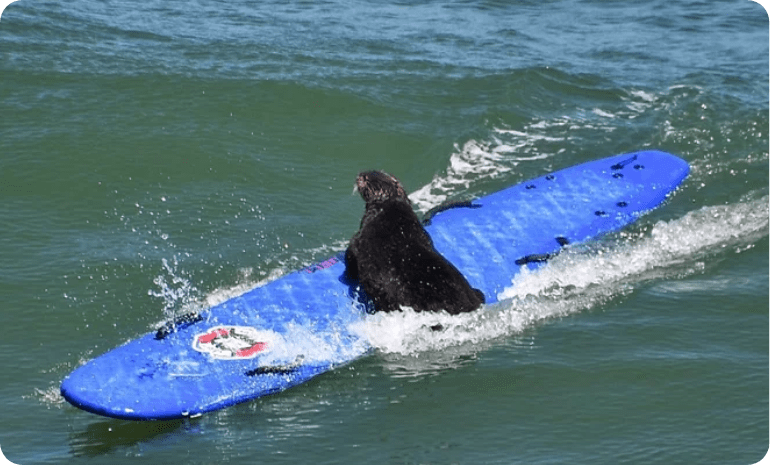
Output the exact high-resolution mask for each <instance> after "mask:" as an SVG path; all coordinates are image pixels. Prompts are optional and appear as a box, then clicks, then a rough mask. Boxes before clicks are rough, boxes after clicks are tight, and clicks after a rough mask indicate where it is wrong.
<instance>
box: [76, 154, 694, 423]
mask: <svg viewBox="0 0 770 465" xmlns="http://www.w3.org/2000/svg"><path fill="white" fill-rule="evenodd" d="M688 172H689V166H688V164H687V163H686V162H685V161H683V160H681V159H680V158H677V157H675V156H673V155H671V154H668V153H664V152H660V151H641V152H636V153H630V154H624V155H617V156H614V157H610V158H605V159H601V160H596V161H592V162H589V163H585V164H581V165H578V166H573V167H571V168H567V169H564V170H561V171H557V172H554V173H551V174H548V175H544V176H542V177H540V178H537V179H533V180H531V181H527V182H524V183H521V184H518V185H515V186H512V187H509V188H507V189H504V190H502V191H499V192H496V193H493V194H490V195H487V196H484V197H481V198H479V199H476V200H473V201H471V202H464V203H458V204H455V205H449V206H448V207H447V208H444V209H442V210H439V211H438V212H436V213H435V214H430V215H429V217H428V218H426V224H427V226H426V229H427V231H428V232H429V234H430V235H431V237H432V238H433V241H434V244H435V246H436V249H437V250H438V251H439V252H440V253H442V254H443V255H444V256H445V257H446V258H447V259H448V260H449V261H451V262H452V263H453V264H454V265H455V266H456V267H457V268H458V269H459V270H460V271H461V272H462V273H463V274H464V275H465V276H466V278H467V279H468V281H469V282H470V284H471V285H472V286H473V287H475V288H477V289H480V290H481V291H482V292H483V293H484V295H485V297H486V302H487V304H491V303H494V302H497V301H498V300H499V299H498V296H499V295H500V294H501V293H502V292H503V291H504V290H505V288H506V287H509V286H511V281H512V279H513V277H514V276H515V275H516V274H517V273H519V272H520V271H521V270H522V268H523V267H529V268H536V267H539V266H543V264H544V263H546V262H547V260H548V258H550V257H551V256H552V255H553V254H556V253H558V252H559V250H560V249H561V248H562V247H565V246H567V245H569V244H574V243H579V242H583V241H586V240H589V239H592V238H596V237H598V236H601V235H602V234H605V233H608V232H610V231H615V230H618V229H620V228H622V227H624V226H626V225H628V224H630V223H632V222H634V221H636V220H637V219H638V218H639V217H640V216H642V215H644V214H645V213H646V212H648V211H650V210H651V209H653V208H655V207H657V206H658V205H660V204H661V202H663V201H664V200H665V199H666V197H667V196H668V195H669V194H671V193H672V192H673V191H674V189H675V188H676V187H677V186H678V185H679V184H680V183H681V182H682V181H683V180H684V179H685V177H686V176H687V174H688ZM352 233H353V231H351V235H352ZM343 257H344V252H341V253H339V254H338V255H336V256H334V257H331V258H329V259H328V260H325V261H323V262H321V263H318V264H315V265H312V266H310V267H307V268H305V269H303V270H299V271H295V272H293V273H291V274H288V275H286V276H283V277H281V278H279V279H277V280H275V281H273V282H270V283H268V284H266V285H264V286H261V287H258V288H256V289H253V290H251V291H248V292H246V293H245V294H243V295H241V296H239V297H235V298H232V299H230V300H227V301H225V302H223V303H221V304H219V305H216V306H214V307H212V308H210V309H209V310H207V311H204V312H202V313H200V314H189V315H184V316H182V317H180V318H178V319H177V320H176V321H174V322H169V323H168V324H167V325H165V326H164V327H162V328H160V329H159V330H158V331H156V332H153V333H150V334H147V335H145V336H144V337H141V338H139V339H136V340H133V341H131V342H128V343H126V344H125V345H123V346H120V347H117V348H115V349H113V350H111V351H109V352H107V353H106V354H103V355H101V356H99V357H97V358H95V359H93V360H91V361H89V362H87V363H85V364H84V365H82V366H80V367H79V368H77V369H75V370H74V371H73V372H72V373H71V374H70V375H69V376H67V377H66V378H65V379H64V380H63V382H62V385H61V393H62V395H63V396H64V398H65V399H66V400H67V401H69V402H70V403H71V404H73V405H75V406H76V407H79V408H81V409H84V410H87V411H89V412H93V413H97V414H101V415H106V416H109V417H116V418H124V419H134V420H160V419H173V418H181V417H186V416H197V415H200V414H202V413H205V412H210V411H213V410H217V409H221V408H224V407H228V406H231V405H234V404H237V403H240V402H244V401H247V400H250V399H254V398H257V397H260V396H264V395H268V394H273V393H277V392H280V391H283V390H285V389H288V388H290V387H292V386H295V385H297V384H300V383H303V382H305V381H307V380H309V379H311V378H313V377H314V376H316V375H318V374H320V373H323V372H326V371H328V370H331V369H334V368H335V367H337V366H340V365H343V364H346V363H349V362H351V361H353V360H355V359H357V358H359V357H361V356H363V355H365V354H367V353H368V352H370V351H371V346H370V345H369V343H368V342H367V341H366V340H364V339H363V338H362V337H361V336H358V335H356V332H355V331H353V329H352V328H353V326H354V325H355V324H357V323H360V322H361V321H362V320H363V319H365V318H366V317H367V312H368V311H371V308H370V303H369V302H368V299H367V298H366V296H365V295H363V294H362V293H361V292H360V291H359V289H358V288H357V286H356V283H355V282H349V281H347V280H346V279H345V277H344V275H345V273H344V271H345V264H344V262H343ZM478 311H484V308H483V307H482V309H480V310H478Z"/></svg>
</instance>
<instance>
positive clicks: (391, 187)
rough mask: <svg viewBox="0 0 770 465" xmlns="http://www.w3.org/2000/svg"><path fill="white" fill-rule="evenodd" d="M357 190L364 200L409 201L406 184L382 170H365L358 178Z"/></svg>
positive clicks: (367, 201)
mask: <svg viewBox="0 0 770 465" xmlns="http://www.w3.org/2000/svg"><path fill="white" fill-rule="evenodd" d="M356 190H357V191H358V193H359V194H361V198H363V199H364V202H366V203H369V202H382V201H384V200H388V199H398V200H403V201H405V202H407V203H409V198H408V197H407V196H406V191H405V190H404V186H402V185H401V183H400V182H398V179H396V178H395V177H393V176H391V175H389V174H388V173H383V172H382V171H365V172H363V173H361V174H359V175H358V177H357V178H356Z"/></svg>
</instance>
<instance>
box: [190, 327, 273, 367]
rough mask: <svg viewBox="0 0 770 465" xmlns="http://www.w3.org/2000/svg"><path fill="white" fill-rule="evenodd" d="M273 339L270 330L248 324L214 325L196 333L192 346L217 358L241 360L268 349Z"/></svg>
mask: <svg viewBox="0 0 770 465" xmlns="http://www.w3.org/2000/svg"><path fill="white" fill-rule="evenodd" d="M274 340H275V333H273V332H272V331H260V330H258V329H256V328H252V327H250V326H216V327H213V328H211V329H209V330H208V332H205V333H200V334H196V335H195V338H194V339H193V344H192V347H193V349H195V350H197V351H198V352H203V353H206V354H209V355H211V356H212V357H213V358H216V359H219V360H241V359H249V358H254V357H256V356H257V355H259V354H261V353H263V352H266V351H268V350H270V347H271V345H272V342H273V341H274Z"/></svg>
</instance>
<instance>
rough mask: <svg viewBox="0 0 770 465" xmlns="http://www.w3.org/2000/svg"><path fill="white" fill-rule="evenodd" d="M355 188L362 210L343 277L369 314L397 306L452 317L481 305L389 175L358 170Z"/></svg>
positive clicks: (476, 292)
mask: <svg viewBox="0 0 770 465" xmlns="http://www.w3.org/2000/svg"><path fill="white" fill-rule="evenodd" d="M356 189H357V190H358V192H359V193H360V194H361V197H362V198H363V199H364V201H365V202H366V210H365V212H364V216H363V218H362V219H361V227H360V229H359V231H358V232H357V233H356V234H355V235H354V236H353V238H352V239H351V240H350V245H349V246H348V249H347V251H346V252H345V266H346V274H347V276H348V277H349V278H350V279H353V280H357V281H358V282H359V284H360V286H361V287H362V289H363V290H364V291H365V292H366V294H367V295H369V297H370V298H371V299H372V301H373V302H374V306H375V310H377V311H385V312H390V311H394V310H399V309H400V308H401V307H402V306H403V307H411V308H412V309H414V310H415V311H418V312H421V311H428V312H438V311H441V310H445V311H447V312H448V313H450V314H452V315H456V314H458V313H463V312H470V311H473V310H476V309H477V308H479V306H480V305H481V304H483V303H484V294H483V293H482V292H481V291H479V290H478V289H474V288H472V287H471V286H470V284H468V281H467V280H466V279H465V277H464V276H463V275H462V274H461V273H460V271H459V270H457V268H455V267H454V265H452V264H451V263H449V261H447V260H446V259H445V258H444V257H443V256H441V254H439V253H438V252H437V251H436V249H435V248H434V247H433V240H431V238H430V236H429V235H428V233H427V232H426V231H425V228H424V227H423V225H422V223H421V222H420V219H419V218H418V217H417V214H415V212H414V210H412V205H411V203H410V202H409V199H408V198H407V195H406V191H405V190H404V188H403V186H402V185H401V183H400V182H399V181H398V180H397V179H396V178H395V177H393V176H391V175H389V174H387V173H383V172H381V171H367V172H363V173H361V174H359V175H358V178H357V179H356Z"/></svg>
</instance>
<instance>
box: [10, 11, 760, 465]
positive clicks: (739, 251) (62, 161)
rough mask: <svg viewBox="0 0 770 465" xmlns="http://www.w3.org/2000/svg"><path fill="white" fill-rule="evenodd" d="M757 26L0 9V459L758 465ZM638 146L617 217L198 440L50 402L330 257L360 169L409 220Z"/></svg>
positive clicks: (751, 18)
mask: <svg viewBox="0 0 770 465" xmlns="http://www.w3.org/2000/svg"><path fill="white" fill-rule="evenodd" d="M768 26H769V24H768V15H767V13H766V12H765V10H764V9H763V7H762V6H760V5H759V4H757V3H754V2H752V1H749V0H740V1H739V0H733V1H710V2H701V1H692V0H672V1H662V0H653V1H641V2H620V1H598V0H553V1H547V2H539V1H524V0H519V1H509V2H504V1H494V0H487V1H481V0H478V1H472V0H465V1H459V0H455V1H428V0H426V1H410V0H403V1H394V2H390V1H382V2H370V1H365V0H328V1H320V0H319V1H309V0H308V1H265V2H245V1H240V0H230V1H194V2H190V1H178V0H166V1H157V0H147V1H145V2H141V3H137V2H125V1H122V0H101V1H96V0H91V1H86V0H71V1H67V2H60V1H44V0H40V1H32V0H21V1H17V2H15V3H12V4H11V5H10V6H8V7H7V8H6V9H5V11H4V12H3V13H2V18H0V115H2V117H0V199H1V200H2V201H0V220H1V223H2V226H0V296H1V299H2V309H1V310H0V311H1V312H2V322H3V327H2V334H3V340H2V343H0V363H1V364H2V368H3V372H4V374H3V376H2V381H0V412H1V413H0V417H1V418H2V422H0V448H1V449H2V452H3V454H4V455H5V456H6V457H7V458H8V459H9V460H11V461H12V462H14V463H17V464H23V465H26V464H36V463H43V464H45V463H67V464H78V463H111V464H121V463H136V462H140V463H163V462H170V461H173V462H174V463H189V464H204V463H271V464H272V463H319V464H323V463H388V464H389V463H393V464H401V463H439V464H444V463H461V464H462V463H483V464H486V463H500V464H513V463H522V464H561V463H575V464H616V463H634V464H637V463H638V464H694V463H697V464H707V463H714V464H751V463H755V462H757V461H759V460H761V459H762V458H763V457H764V456H765V454H766V453H767V451H768V447H769V446H770V442H769V431H768V424H769V421H770V419H769V417H768V327H769V326H770V325H769V321H768V294H769V290H768V281H769V278H768V268H769V266H768V254H769V253H770V252H769V250H768V229H769V227H768V221H769V220H768V219H769V217H770V215H769V213H768V203H769V202H768V190H769V189H768V183H769V182H770V181H769V176H768V131H769V130H770V128H769V127H768V126H769V122H768V98H769V95H768V42H769V39H768ZM644 148H656V149H662V150H666V151H669V152H672V153H674V154H677V155H679V156H681V157H683V158H684V159H686V160H687V161H688V162H689V163H690V164H691V166H692V171H691V174H690V176H689V178H688V179H687V180H686V181H685V183H684V184H683V186H682V187H681V188H680V189H679V190H678V191H677V193H676V195H674V196H673V197H672V198H671V199H670V200H668V201H667V202H666V204H665V205H664V206H662V207H661V208H659V209H657V210H655V211H653V212H651V213H650V214H649V215H647V216H645V217H643V218H642V219H641V220H640V221H639V222H638V223H636V224H635V225H633V226H631V227H629V228H627V229H626V230H624V231H621V232H619V233H617V234H612V235H609V236H607V237H604V238H602V239H601V240H598V241H596V242H593V243H590V244H586V245H585V246H583V247H579V248H575V249H574V250H570V251H569V252H568V253H565V254H562V255H560V256H559V257H558V258H557V259H555V260H553V261H552V262H551V263H550V264H549V265H548V266H546V267H545V268H543V269H542V270H541V271H539V272H536V273H527V274H523V275H520V276H519V277H517V278H516V280H515V281H514V282H513V283H512V284H513V286H512V288H511V289H510V291H509V293H508V295H507V299H506V300H504V301H503V302H501V303H499V304H496V305H494V306H490V307H488V308H484V309H483V310H481V311H480V312H477V313H475V314H471V315H464V316H461V317H457V318H449V317H446V318H444V320H443V321H444V324H445V326H447V328H448V330H447V331H445V332H443V333H436V334H430V335H426V334H424V332H423V331H419V328H421V326H422V325H423V324H424V318H425V316H424V315H418V314H414V313H412V312H404V313H400V314H392V315H375V316H373V317H372V318H370V319H369V320H368V321H367V324H366V328H364V330H365V331H366V332H367V334H369V337H370V340H371V343H372V344H373V345H374V347H376V350H375V351H374V352H373V353H372V354H371V355H369V356H367V357H364V358H362V359H360V360H358V361H356V362H354V363H352V364H350V365H347V366H345V367H342V368H339V369H337V370H335V371H332V372H330V373H327V374H324V375H322V376H319V377H317V378H315V379H314V380H312V381H311V382H309V383H307V384H305V385H302V386H299V387H296V388H293V389H291V390H288V391H286V392H284V393H281V394H278V395H274V396H270V397H265V398H261V399H258V400H255V401H253V402H248V403H245V404H241V405H238V406H235V407H232V408H229V409H225V410H222V411H219V412H216V413H212V414H208V415H204V416H202V417H200V418H196V419H191V420H186V421H171V422H126V421H120V420H113V419H108V418H103V417H99V416H96V415H92V414H89V413H86V412H83V411H80V410H78V409H76V408H74V407H72V406H70V405H69V404H67V403H66V402H65V401H64V400H63V399H62V398H61V396H60V395H59V384H60V382H61V380H62V379H63V378H64V377H65V376H66V375H67V374H68V373H69V372H70V371H71V370H72V369H74V368H75V367H77V366H78V365H79V364H81V363H83V362H84V361H86V360H89V359H91V358H93V357H96V356H98V355H99V354H101V353H103V352H105V351H107V350H109V349H110V348H112V347H115V346H117V345H119V344H121V343H123V342H125V341H128V340H130V339H133V338H135V337H138V336H140V335H142V334H144V333H146V332H148V331H152V330H154V329H155V328H157V327H158V326H159V325H160V324H162V323H163V322H164V321H166V320H167V319H168V318H170V317H171V316H172V315H174V314H175V313H177V312H180V311H183V310H186V309H190V308H205V307H207V306H210V305H212V304H214V303H216V302H221V301H222V300H224V299H227V298H228V297H232V296H235V295H238V294H240V293H242V292H244V291H246V290H248V289H251V288H253V287H255V286H257V285H259V284H261V283H264V282H267V281H269V280H272V279H276V278H277V277H279V276H281V275H283V274H285V273H289V272H291V271H293V270H296V269H299V268H301V267H304V266H307V265H308V264H311V263H314V262H317V261H320V260H323V259H325V258H327V257H329V256H331V255H332V254H334V253H337V252H338V251H340V250H343V249H344V248H345V246H346V243H347V241H348V240H349V238H350V237H351V236H352V234H353V233H354V232H355V231H356V229H357V227H358V223H359V221H360V217H361V214H362V212H363V203H362V202H361V200H360V199H359V198H358V197H357V196H353V195H351V190H352V187H353V182H354V179H355V175H356V174H357V173H358V172H359V171H361V170H365V169H383V170H386V171H388V172H390V173H392V174H394V175H396V176H397V177H399V178H400V179H401V180H402V182H403V183H404V184H405V186H406V187H407V189H408V190H409V191H410V192H411V193H412V194H411V198H412V201H413V203H414V205H415V208H416V209H418V210H419V211H423V212H424V211H426V210H427V209H429V208H431V207H432V206H435V205H437V204H439V203H441V202H442V201H444V200H446V199H456V198H462V199H467V198H473V197H476V196H481V195H484V194H487V193H490V192H494V191H496V190H498V189H501V188H503V187H506V186H509V185H512V184H515V183H519V182H522V181H524V180H526V179H529V178H531V177H535V176H540V175H542V174H543V173H546V172H548V171H550V170H555V169H560V168H564V167H567V166H570V165H573V164H576V163H580V162H584V161H588V160H592V159H595V158H600V157H604V156H609V155H613V154H616V153H622V152H629V151H634V150H639V149H644Z"/></svg>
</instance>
